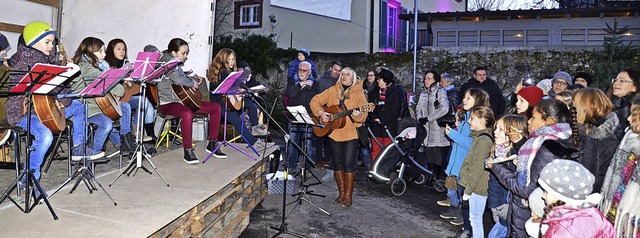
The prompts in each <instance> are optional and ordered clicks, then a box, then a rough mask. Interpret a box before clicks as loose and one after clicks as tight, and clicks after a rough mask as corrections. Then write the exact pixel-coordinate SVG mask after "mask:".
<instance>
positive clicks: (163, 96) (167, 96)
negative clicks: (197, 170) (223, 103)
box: [158, 38, 227, 164]
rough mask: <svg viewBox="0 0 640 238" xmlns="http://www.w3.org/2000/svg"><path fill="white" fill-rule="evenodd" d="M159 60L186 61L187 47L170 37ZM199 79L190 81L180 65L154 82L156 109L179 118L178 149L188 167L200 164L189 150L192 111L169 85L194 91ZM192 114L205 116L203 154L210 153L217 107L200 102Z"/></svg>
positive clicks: (217, 120) (217, 122)
mask: <svg viewBox="0 0 640 238" xmlns="http://www.w3.org/2000/svg"><path fill="white" fill-rule="evenodd" d="M162 53H163V54H162V56H161V57H160V61H169V60H171V59H173V58H176V57H177V58H179V59H180V61H181V62H182V63H184V62H185V61H187V56H188V55H189V44H187V42H186V41H184V40H183V39H180V38H173V39H171V41H169V45H168V46H167V49H166V50H165V51H164V52H162ZM202 81H203V78H201V77H198V78H190V77H187V76H186V75H185V74H184V71H183V70H182V68H181V67H180V66H178V67H176V68H175V69H173V70H172V71H170V72H169V73H167V74H165V76H164V77H163V78H162V81H161V82H160V83H158V99H159V101H160V105H159V106H158V110H159V111H160V112H161V113H162V114H164V115H173V116H177V117H179V118H180V119H181V122H180V130H181V131H182V146H183V147H184V161H185V162H187V163H188V164H197V163H200V161H199V160H198V158H197V157H196V154H195V152H194V148H192V147H191V141H192V128H191V125H192V120H193V113H194V112H193V111H192V110H191V109H190V108H188V107H187V106H185V105H183V104H182V103H181V101H180V98H178V96H177V95H176V94H175V93H174V91H173V87H172V85H178V86H186V87H191V88H195V89H197V88H198V86H200V83H202ZM195 113H200V114H209V133H208V134H209V138H208V139H209V143H208V144H207V147H206V151H208V152H209V153H211V152H212V151H213V150H215V149H216V148H217V147H218V142H217V141H218V127H220V105H218V104H217V103H213V102H200V109H198V110H196V111H195ZM213 156H215V157H216V158H220V159H223V158H227V155H226V154H225V153H222V151H220V150H217V151H216V153H214V154H213Z"/></svg>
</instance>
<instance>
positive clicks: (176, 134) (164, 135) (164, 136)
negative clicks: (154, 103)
mask: <svg viewBox="0 0 640 238" xmlns="http://www.w3.org/2000/svg"><path fill="white" fill-rule="evenodd" d="M158 116H159V117H161V118H162V119H163V120H164V121H163V123H162V126H161V127H160V136H159V137H158V142H156V148H158V147H159V146H160V145H161V144H162V141H165V143H166V145H165V146H166V148H169V150H172V149H173V145H174V144H175V140H176V138H178V139H180V140H182V136H180V123H182V119H180V118H179V117H176V116H173V115H163V114H160V113H158ZM199 119H201V120H203V121H204V125H205V127H206V128H205V132H204V140H203V141H206V140H208V138H209V115H208V114H199V113H194V114H193V121H197V120H199ZM175 120H177V121H178V127H177V128H176V129H175V131H173V130H171V124H169V128H168V129H166V130H165V128H166V126H167V123H171V122H173V121H175ZM193 121H192V123H193ZM192 133H193V131H192ZM169 136H173V138H172V140H171V147H169ZM192 137H193V135H192ZM192 146H195V144H192ZM205 149H206V145H205Z"/></svg>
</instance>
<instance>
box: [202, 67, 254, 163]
mask: <svg viewBox="0 0 640 238" xmlns="http://www.w3.org/2000/svg"><path fill="white" fill-rule="evenodd" d="M247 78H249V71H240V72H232V73H230V74H229V76H227V78H225V79H224V80H223V81H222V82H221V83H220V85H218V87H217V88H216V89H215V90H213V91H212V93H213V94H220V95H222V96H223V97H225V96H227V95H235V94H240V93H242V88H241V85H243V84H244V82H246V80H247ZM227 108H228V106H227V104H226V103H225V104H224V134H223V135H224V139H223V141H222V143H219V144H218V147H216V148H215V149H214V150H213V151H211V153H209V155H208V156H207V158H205V159H204V160H203V161H202V163H206V162H207V161H208V160H209V159H211V156H213V154H214V153H216V151H218V150H219V149H220V148H222V146H224V145H228V146H230V147H231V148H234V149H235V150H237V151H238V152H240V153H242V154H244V155H246V156H247V157H249V158H250V159H252V160H257V158H256V157H255V156H253V155H250V154H249V153H247V152H245V151H244V150H242V149H240V148H238V146H236V145H234V144H233V143H230V142H229V141H227ZM243 115H244V114H243ZM242 130H244V125H242ZM241 135H242V133H241ZM242 140H244V141H245V143H247V145H249V148H251V150H253V152H254V153H256V155H260V153H258V151H257V150H256V149H255V148H253V146H252V145H251V144H250V143H249V142H248V141H247V139H246V138H244V136H242Z"/></svg>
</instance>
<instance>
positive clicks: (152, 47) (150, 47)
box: [143, 45, 160, 52]
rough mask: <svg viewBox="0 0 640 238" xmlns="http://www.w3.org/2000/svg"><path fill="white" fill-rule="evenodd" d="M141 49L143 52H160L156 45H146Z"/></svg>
mask: <svg viewBox="0 0 640 238" xmlns="http://www.w3.org/2000/svg"><path fill="white" fill-rule="evenodd" d="M143 51H144V52H160V50H158V47H156V46H155V45H146V46H145V47H144V49H143Z"/></svg>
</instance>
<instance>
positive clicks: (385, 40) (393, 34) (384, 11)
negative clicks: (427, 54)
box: [378, 0, 412, 52]
mask: <svg viewBox="0 0 640 238" xmlns="http://www.w3.org/2000/svg"><path fill="white" fill-rule="evenodd" d="M401 9H402V12H403V13H406V9H404V8H402V6H401V2H400V1H397V0H380V15H379V19H380V28H379V29H380V32H379V33H378V34H379V36H380V37H379V40H378V41H379V46H380V49H382V51H384V52H398V51H399V50H401V49H404V48H406V44H408V42H406V38H405V37H406V36H407V28H408V27H407V24H406V23H405V22H402V23H400V21H399V18H398V15H399V14H400V10H401ZM410 40H411V41H412V38H411V39H410ZM409 43H412V42H409Z"/></svg>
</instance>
